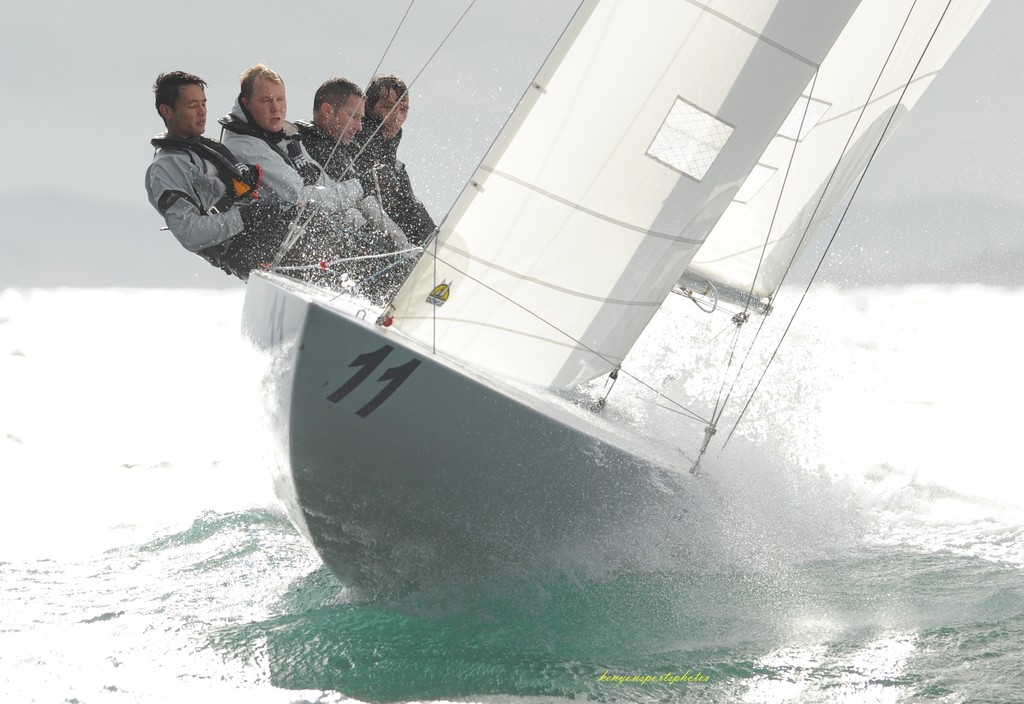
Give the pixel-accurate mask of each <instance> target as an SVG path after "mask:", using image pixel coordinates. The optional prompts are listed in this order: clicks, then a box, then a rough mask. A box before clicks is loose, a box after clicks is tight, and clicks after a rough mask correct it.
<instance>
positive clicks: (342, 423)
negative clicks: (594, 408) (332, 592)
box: [243, 273, 688, 591]
mask: <svg viewBox="0 0 1024 704" xmlns="http://www.w3.org/2000/svg"><path fill="white" fill-rule="evenodd" d="M322 296H323V294H322V293H318V292H316V291H315V290H313V289H310V288H307V287H305V286H303V285H302V284H298V283H296V282H294V281H292V280H290V279H286V278H283V277H279V276H276V275H273V274H260V273H257V274H254V275H253V276H252V277H251V278H250V280H249V284H248V291H247V294H246V301H245V311H244V314H243V331H244V333H245V334H246V335H247V336H248V337H249V339H251V340H252V341H253V343H254V344H255V346H256V347H257V348H258V349H260V350H262V351H264V352H265V353H266V354H267V359H268V361H269V368H268V374H267V377H266V385H265V389H264V392H265V398H266V400H267V411H268V414H269V416H268V417H269V419H270V425H271V429H272V432H273V434H274V439H275V446H276V448H277V452H276V455H277V457H276V460H277V467H276V481H275V488H276V491H277V494H278V496H279V498H280V499H281V501H282V502H283V504H284V507H285V509H286V511H287V513H288V515H289V517H290V518H291V520H292V522H293V523H294V524H295V525H296V527H297V528H298V529H299V530H300V532H301V533H302V534H303V535H305V537H306V538H307V539H308V540H309V541H310V543H311V544H312V545H313V547H314V548H315V549H316V551H317V552H318V554H319V555H320V557H321V559H322V560H323V562H324V563H325V564H326V565H327V566H328V567H329V568H330V569H331V570H332V571H333V572H334V573H335V574H336V575H337V576H338V577H339V578H340V579H341V580H342V582H343V583H345V584H346V585H348V586H352V587H355V588H361V589H368V590H373V591H379V590H404V589H408V588H410V587H415V586H424V585H425V583H427V582H438V581H442V580H444V579H447V578H454V579H463V578H466V577H469V576H476V575H481V574H492V573H495V572H501V571H503V570H508V569H512V570H517V569H520V568H522V567H526V566H528V565H529V564H530V563H532V562H535V561H538V560H540V561H550V560H558V559H559V556H560V555H561V556H565V555H571V554H573V553H574V551H575V550H577V549H586V548H589V549H591V550H593V549H594V548H595V546H596V547H597V549H598V551H600V550H601V549H602V547H601V544H600V541H601V540H602V539H603V538H604V537H608V538H610V537H613V536H621V535H622V531H623V530H625V529H626V528H627V527H628V526H629V525H631V524H632V523H633V522H635V521H636V519H637V518H638V517H639V516H643V515H645V514H647V513H649V512H651V511H657V509H658V506H659V505H662V506H663V505H665V503H666V502H670V501H671V499H672V497H673V496H674V495H675V494H676V492H677V487H678V481H677V480H678V479H679V477H680V474H679V473H678V470H685V468H686V467H687V466H688V465H685V461H684V460H683V459H682V457H681V456H680V461H679V465H678V466H677V467H676V468H675V470H677V471H672V470H666V469H664V468H659V467H658V466H657V464H655V463H654V462H652V461H650V460H644V459H641V457H640V450H641V447H640V446H639V445H637V446H635V447H632V448H631V450H632V451H628V450H626V449H623V448H622V447H621V446H620V445H621V444H622V440H621V439H619V438H617V440H616V444H612V443H611V442H609V441H608V440H607V439H604V440H602V439H599V438H598V437H597V436H596V435H595V432H600V431H595V428H601V427H602V425H601V422H600V420H599V419H597V418H595V417H594V416H593V415H592V414H591V413H589V412H587V411H583V410H581V409H578V408H576V407H574V406H572V405H571V404H568V403H564V402H562V401H561V400H559V399H555V398H551V399H546V398H545V397H544V396H543V395H536V394H533V393H530V392H528V391H526V390H522V389H515V388H512V387H509V386H507V385H503V384H500V383H499V382H496V381H494V380H488V379H485V378H484V377H481V376H479V375H476V374H474V373H471V372H470V371H468V370H466V369H464V368H460V367H459V366H457V365H456V364H454V363H452V362H451V361H450V360H446V359H444V358H442V357H440V356H438V355H434V354H431V352H430V351H429V350H426V349H424V348H422V347H420V346H419V345H418V344H417V343H414V342H410V341H409V340H408V339H407V338H405V337H403V336H402V335H401V334H400V333H397V332H395V331H392V330H389V329H388V328H384V327H381V326H377V325H375V324H374V323H373V321H372V320H365V319H360V318H359V317H357V316H354V315H351V314H350V313H348V312H343V311H341V310H338V309H336V308H334V307H332V306H331V305H329V304H328V302H327V300H326V299H325V298H323V297H322ZM612 552H614V551H611V550H610V551H609V553H608V555H607V556H608V557H609V558H610V559H614V556H613V555H612V554H611V553H612Z"/></svg>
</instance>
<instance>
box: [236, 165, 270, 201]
mask: <svg viewBox="0 0 1024 704" xmlns="http://www.w3.org/2000/svg"><path fill="white" fill-rule="evenodd" d="M235 171H237V172H238V174H237V176H236V177H233V178H232V186H234V189H235V196H236V197H237V198H240V199H241V198H259V195H258V194H257V192H256V190H257V189H258V188H259V186H260V181H262V180H263V169H261V168H260V165H259V164H235Z"/></svg>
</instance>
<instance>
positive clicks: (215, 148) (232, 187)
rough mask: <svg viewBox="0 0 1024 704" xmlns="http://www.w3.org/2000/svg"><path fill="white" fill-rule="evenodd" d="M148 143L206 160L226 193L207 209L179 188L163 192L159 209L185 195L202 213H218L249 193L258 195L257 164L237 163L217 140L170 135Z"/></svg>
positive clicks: (163, 208) (162, 210)
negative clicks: (212, 167) (211, 165)
mask: <svg viewBox="0 0 1024 704" xmlns="http://www.w3.org/2000/svg"><path fill="white" fill-rule="evenodd" d="M150 144H152V145H153V146H154V147H157V148H158V149H174V150H178V151H183V152H189V153H191V154H195V155H196V156H198V157H199V158H200V159H203V160H204V161H208V162H210V163H211V164H213V166H214V168H215V169H217V175H218V176H220V180H221V181H223V182H224V187H225V189H226V193H225V194H224V197H223V198H221V199H220V200H218V201H217V202H216V203H214V204H213V205H212V206H211V207H210V208H204V207H203V204H202V203H198V202H196V199H194V198H192V197H191V196H190V195H189V194H187V193H182V192H181V191H166V192H164V194H163V195H161V196H160V202H159V203H158V205H159V207H160V211H161V212H166V211H167V208H169V207H171V204H172V203H174V201H175V200H177V199H178V198H184V199H185V200H187V201H189V202H190V203H192V204H193V205H194V206H196V208H198V209H199V211H200V212H201V213H202V214H203V215H209V214H211V213H221V212H224V211H225V210H227V209H228V208H230V207H231V206H232V205H233V204H234V203H235V201H237V200H238V199H240V198H245V197H246V196H249V197H251V198H259V193H258V192H257V191H256V190H255V189H256V187H257V184H258V183H259V176H260V171H259V166H258V165H257V166H250V165H249V164H241V163H238V162H237V160H236V159H235V155H234V154H232V153H231V150H230V149H228V148H227V147H225V146H224V145H223V144H221V143H220V142H218V141H216V140H213V139H209V138H207V137H193V138H191V139H182V138H181V137H175V136H172V135H160V136H158V137H154V138H153V139H151V140H150Z"/></svg>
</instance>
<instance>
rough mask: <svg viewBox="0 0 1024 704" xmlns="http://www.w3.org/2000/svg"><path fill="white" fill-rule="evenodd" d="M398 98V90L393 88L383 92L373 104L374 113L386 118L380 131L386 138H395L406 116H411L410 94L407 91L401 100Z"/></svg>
mask: <svg viewBox="0 0 1024 704" xmlns="http://www.w3.org/2000/svg"><path fill="white" fill-rule="evenodd" d="M398 98H399V93H398V91H397V90H395V89H394V88H392V89H391V90H389V91H387V92H385V93H383V94H382V95H381V96H380V100H378V101H377V104H376V105H374V106H373V114H374V115H376V116H377V117H379V118H381V119H383V120H384V124H383V125H382V126H381V128H380V133H381V134H382V135H384V137H385V138H386V139H394V138H395V137H396V136H397V135H398V131H399V130H400V129H402V123H404V122H405V118H407V117H409V94H408V93H406V94H405V95H404V96H402V99H401V100H399V99H398Z"/></svg>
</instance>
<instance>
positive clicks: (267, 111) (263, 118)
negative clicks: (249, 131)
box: [242, 76, 288, 133]
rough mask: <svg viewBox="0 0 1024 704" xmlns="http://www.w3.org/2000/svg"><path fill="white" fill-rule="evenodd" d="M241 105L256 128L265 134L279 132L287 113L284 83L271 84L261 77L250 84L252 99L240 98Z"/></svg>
mask: <svg viewBox="0 0 1024 704" xmlns="http://www.w3.org/2000/svg"><path fill="white" fill-rule="evenodd" d="M242 105H244V106H245V109H246V110H248V111H249V114H250V115H252V119H253V122H255V123H256V126H257V127H260V128H262V129H265V130H266V131H267V132H271V133H273V132H280V131H281V130H282V128H284V118H285V115H286V114H287V113H288V100H287V99H286V98H285V94H284V83H273V82H271V81H268V80H267V79H266V78H263V77H262V76H261V77H259V78H257V79H256V80H255V81H254V82H253V84H252V97H251V98H249V99H248V100H246V99H245V98H242Z"/></svg>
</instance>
